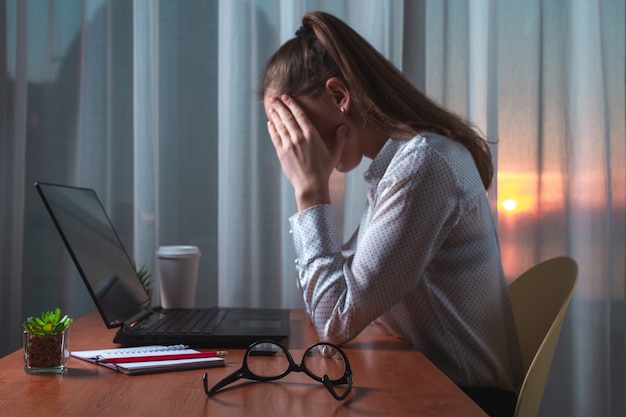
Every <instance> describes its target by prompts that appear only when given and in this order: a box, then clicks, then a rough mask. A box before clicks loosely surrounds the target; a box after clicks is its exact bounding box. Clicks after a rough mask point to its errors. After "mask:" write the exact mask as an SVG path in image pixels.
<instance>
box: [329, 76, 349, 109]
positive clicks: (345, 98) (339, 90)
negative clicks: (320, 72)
mask: <svg viewBox="0 0 626 417" xmlns="http://www.w3.org/2000/svg"><path fill="white" fill-rule="evenodd" d="M326 93H327V94H329V95H330V96H331V97H332V100H333V103H334V104H335V105H336V106H337V109H338V110H340V111H341V112H342V113H345V114H347V113H348V111H349V110H350V91H349V90H348V87H347V86H346V83H345V82H344V81H343V80H342V79H341V78H339V77H331V78H329V79H328V80H326Z"/></svg>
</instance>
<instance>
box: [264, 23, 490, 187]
mask: <svg viewBox="0 0 626 417" xmlns="http://www.w3.org/2000/svg"><path fill="white" fill-rule="evenodd" d="M330 77H339V78H341V79H343V80H344V82H345V83H346V85H347V87H348V89H349V90H350V97H351V103H352V106H353V107H352V109H353V111H356V113H357V114H359V115H360V116H361V117H362V119H363V122H364V123H365V124H366V125H367V126H368V127H370V128H371V129H375V130H376V131H379V132H381V133H384V134H385V135H387V136H388V137H394V138H397V139H409V138H411V137H413V136H415V135H416V134H418V133H422V132H434V133H438V134H441V135H443V136H446V137H448V138H450V139H452V140H455V141H457V142H459V143H461V144H462V145H463V146H465V147H466V148H467V149H468V150H469V152H470V153H471V154H472V157H473V158H474V161H475V163H476V167H477V168H478V172H479V173H480V177H481V179H482V182H483V185H484V187H485V190H486V189H488V188H489V185H490V184H491V179H492V177H493V163H492V160H491V152H490V151H489V147H488V146H487V142H486V140H485V139H484V138H483V137H482V136H481V135H480V134H479V133H478V132H477V131H475V130H474V129H473V128H472V127H471V126H470V125H469V124H468V123H467V122H466V121H465V120H463V119H462V118H460V117H459V116H457V115H456V114H454V113H452V112H450V111H448V110H446V109H444V108H442V107H441V106H438V105H437V104H436V103H434V102H433V101H432V100H430V99H429V98H428V97H426V96H425V95H424V94H422V93H421V92H420V91H419V90H418V89H417V88H416V87H415V86H414V85H413V84H411V82H410V81H409V80H408V79H407V78H406V77H405V76H404V74H402V72H400V70H398V69H397V68H396V67H395V66H394V65H393V64H392V63H391V62H390V61H389V60H387V59H386V58H385V57H384V56H383V55H382V54H380V53H379V52H378V51H377V50H376V49H375V48H374V47H373V46H372V45H370V44H369V43H368V42H367V41H366V40H365V39H364V38H363V37H362V36H360V35H359V34H358V33H357V32H355V31H354V30H353V29H352V28H350V27H349V26H348V25H347V24H345V23H344V22H343V21H341V20H340V19H338V18H336V17H334V16H332V15H330V14H328V13H324V12H311V13H307V14H305V15H304V17H303V18H302V28H301V29H300V30H299V31H298V35H297V36H296V37H295V38H293V39H291V40H289V41H287V42H286V43H285V44H284V45H283V46H281V47H280V48H279V49H278V50H277V51H276V52H275V53H274V55H272V57H271V58H270V59H269V61H268V63H267V65H266V67H265V70H264V72H263V74H262V75H261V78H260V81H259V89H258V90H259V91H258V93H259V96H260V97H261V99H263V97H264V96H265V92H266V91H267V90H268V89H269V88H274V89H276V90H278V91H280V92H281V93H285V94H289V95H291V96H298V95H311V96H316V95H318V94H321V92H322V91H323V89H324V85H325V83H326V80H328V78H330ZM352 109H351V110H352Z"/></svg>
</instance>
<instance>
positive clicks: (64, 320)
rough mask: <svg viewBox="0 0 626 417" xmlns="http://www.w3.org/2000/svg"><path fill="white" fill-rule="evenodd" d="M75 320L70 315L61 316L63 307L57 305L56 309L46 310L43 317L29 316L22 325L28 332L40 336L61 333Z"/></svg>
mask: <svg viewBox="0 0 626 417" xmlns="http://www.w3.org/2000/svg"><path fill="white" fill-rule="evenodd" d="M73 321H74V319H73V318H71V317H70V316H68V315H65V316H63V317H61V309H60V308H58V307H57V309H56V310H54V311H45V312H43V313H42V314H41V317H29V318H27V319H26V321H25V322H24V323H22V326H23V327H24V329H26V331H27V332H29V333H31V334H34V335H38V336H53V335H59V334H61V333H63V332H64V331H65V330H67V328H68V327H70V324H72V322H73Z"/></svg>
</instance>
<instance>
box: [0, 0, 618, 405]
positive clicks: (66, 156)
mask: <svg viewBox="0 0 626 417" xmlns="http://www.w3.org/2000/svg"><path fill="white" fill-rule="evenodd" d="M315 9H321V10H326V11H329V12H331V13H333V14H335V15H337V16H339V17H341V18H343V19H345V20H346V21H347V22H348V23H349V24H351V25H352V26H353V27H355V28H356V29H357V30H358V31H360V32H361V33H362V34H363V35H365V37H366V38H367V39H368V40H370V42H372V44H374V46H376V47H377V48H378V49H379V50H380V51H381V52H382V53H383V54H385V55H386V56H387V57H389V59H391V60H392V61H393V62H394V63H395V64H396V65H397V66H399V67H400V68H402V69H403V70H404V71H405V73H406V74H407V76H409V77H410V78H411V80H413V81H414V82H415V84H416V85H418V86H419V87H420V88H421V89H423V91H425V92H426V93H427V94H428V95H429V96H430V97H432V98H433V99H435V100H436V101H438V102H440V103H442V104H444V105H445V106H447V107H449V108H450V109H452V110H454V111H456V112H458V113H459V114H461V115H463V116H465V117H467V118H468V119H469V120H471V121H472V122H473V123H474V124H475V125H476V126H477V127H478V128H480V129H481V130H482V131H483V132H484V133H485V134H486V135H487V136H488V138H489V139H490V141H491V142H492V151H493V154H494V156H495V159H496V161H497V171H498V172H497V178H496V181H495V184H494V186H493V187H492V189H491V190H490V192H489V197H490V200H491V202H492V207H493V211H494V214H495V215H496V216H497V219H498V225H499V233H500V242H501V246H502V252H503V258H504V266H505V272H506V274H507V279H508V280H509V281H512V280H514V279H515V277H517V276H518V275H519V274H520V273H521V272H522V271H524V270H525V269H527V268H529V267H530V266H532V265H534V264H536V263H538V262H540V261H542V260H544V259H547V258H550V257H553V256H557V255H561V254H566V255H569V256H572V257H574V258H575V259H576V260H577V261H578V263H579V266H580V279H579V284H578V287H577V289H576V294H575V297H574V300H573V302H572V304H571V309H570V311H569V314H568V316H567V319H566V324H565V327H564V330H563V334H562V337H561V340H560V343H559V345H558V348H557V353H556V356H555V360H554V366H553V369H552V372H551V374H550V378H549V381H548V386H547V388H546V395H545V397H544V402H543V405H542V410H541V415H545V416H550V415H572V416H589V415H602V416H622V415H624V414H625V413H626V400H624V396H623V392H624V389H625V388H626V382H625V380H624V375H626V360H625V355H624V352H626V346H625V345H626V343H624V342H625V338H626V333H625V329H624V326H625V324H624V322H625V320H624V319H625V318H626V307H625V304H624V287H625V284H626V267H625V262H626V261H625V259H626V242H625V240H626V141H625V139H624V138H625V137H626V122H625V119H626V105H625V97H626V91H625V84H626V82H625V79H626V75H625V62H626V59H625V49H626V48H625V43H626V42H625V40H626V29H625V26H626V25H625V21H626V10H625V5H624V2H623V1H622V0H581V1H576V0H570V1H566V0H564V1H558V2H556V1H550V0H528V1H523V2H519V1H515V0H502V1H496V0H480V1H478V0H470V1H468V0H447V1H442V0H415V1H410V0H406V1H401V0H395V1H394V0H389V1H382V0H380V1H379V0H365V1H359V0H353V1H352V0H349V1H336V0H333V1H323V0H318V1H292V0H275V1H265V0H256V1H254V0H223V1H218V2H215V1H208V0H190V1H184V2H173V1H165V0H162V1H150V0H135V1H134V2H129V1H124V0H121V1H116V0H113V1H107V0H83V1H76V0H55V1H32V0H31V1H26V0H0V20H1V21H2V22H3V23H6V24H4V25H3V26H2V27H3V28H4V29H3V30H2V31H0V60H2V65H0V71H2V72H1V73H0V95H1V96H2V97H4V100H2V101H1V102H0V103H2V104H0V236H1V239H0V320H1V321H2V323H3V326H2V327H1V328H0V354H6V353H8V352H10V351H12V350H15V349H17V348H19V346H20V335H19V333H20V323H21V321H23V319H24V318H25V317H26V316H27V315H31V314H37V313H39V312H41V310H43V309H50V308H54V307H55V306H60V307H62V308H63V309H64V310H66V311H68V312H70V313H71V314H73V315H75V316H77V317H79V316H81V315H82V314H84V313H86V312H88V311H90V310H92V309H93V303H92V302H91V299H90V298H89V295H88V294H87V292H86V291H85V289H84V286H83V285H82V283H81V281H80V278H79V277H78V275H77V273H76V270H75V268H74V266H73V265H72V263H71V260H70V258H69V256H68V255H67V253H66V251H65V248H64V247H63V246H62V242H61V241H60V239H59V238H58V236H57V234H56V231H55V230H54V228H53V225H52V224H51V221H50V219H49V218H48V215H47V214H46V213H45V211H44V208H43V206H42V204H41V203H40V201H39V200H38V197H37V196H36V193H35V190H34V188H33V186H32V184H33V182H34V181H36V180H40V181H51V182H61V183H68V184H73V185H79V186H88V187H93V188H95V189H96V191H97V192H98V194H99V195H100V197H101V199H102V201H103V204H104V205H105V207H106V209H107V211H108V212H109V214H110V216H111V219H112V221H113V223H114V224H115V226H116V228H117V229H118V232H119V233H120V236H121V238H122V240H123V242H124V245H125V246H126V248H127V250H128V251H129V253H130V254H131V256H132V257H133V258H134V259H135V260H136V261H137V262H138V263H146V264H148V265H149V266H150V268H151V270H152V272H153V275H155V278H158V273H157V270H156V264H155V259H154V253H155V250H156V248H157V247H158V246H159V245H162V244H178V243H181V244H183V243H184V244H195V245H198V246H199V247H200V249H201V251H202V258H201V264H200V280H199V284H198V291H197V298H196V304H197V305H199V306H203V305H211V304H221V305H242V306H272V307H273V306H282V307H299V306H301V305H302V304H301V297H300V294H299V291H298V289H297V287H296V284H295V279H294V278H295V270H294V268H293V258H294V254H293V249H292V246H291V241H290V239H289V235H288V224H287V217H288V216H289V215H291V214H292V213H293V212H294V211H295V206H294V203H293V196H292V189H291V187H290V186H289V185H288V184H287V183H286V182H285V180H284V178H283V176H282V173H281V172H280V167H279V165H278V163H277V161H276V157H275V154H274V150H273V148H272V146H271V143H270V141H269V139H268V137H267V134H266V131H265V116H264V113H263V109H262V106H261V105H260V103H259V102H258V100H257V97H256V91H255V90H256V80H257V78H258V74H259V71H260V70H261V68H262V66H263V64H264V62H265V60H266V59H267V58H268V57H269V55H270V54H271V53H272V52H273V51H274V50H275V49H276V48H277V47H278V46H279V45H280V44H281V43H282V42H284V41H285V40H287V39H288V38H290V37H291V36H293V32H294V31H295V29H297V27H298V26H299V21H300V17H301V15H302V14H303V13H304V12H305V11H306V10H315ZM367 166H368V162H367V161H365V162H364V163H363V164H362V165H361V166H360V167H359V168H358V169H357V170H355V172H352V173H350V174H348V175H346V176H345V177H344V176H343V175H334V176H333V178H332V181H333V202H334V203H333V206H334V210H335V214H336V216H337V220H338V225H339V227H340V229H341V230H340V231H341V232H342V233H343V234H344V236H347V235H349V234H351V233H352V231H353V230H354V227H355V226H356V224H357V223H358V220H359V219H360V215H361V209H362V207H363V204H364V195H365V192H364V188H363V187H364V184H363V180H362V175H361V174H362V172H363V171H364V170H365V169H366V168H367ZM157 289H158V287H157ZM154 303H155V304H158V303H159V294H158V291H156V294H155V298H154ZM538 308H540V306H538Z"/></svg>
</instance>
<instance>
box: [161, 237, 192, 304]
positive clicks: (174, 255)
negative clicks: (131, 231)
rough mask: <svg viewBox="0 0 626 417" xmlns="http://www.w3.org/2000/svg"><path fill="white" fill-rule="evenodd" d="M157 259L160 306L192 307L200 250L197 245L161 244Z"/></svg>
mask: <svg viewBox="0 0 626 417" xmlns="http://www.w3.org/2000/svg"><path fill="white" fill-rule="evenodd" d="M156 255H157V258H158V260H159V273H160V277H159V278H160V279H159V283H160V289H161V306H162V307H163V308H193V306H194V303H195V299H196V283H197V281H198V264H199V263H200V256H201V253H200V250H199V249H198V247H197V246H184V245H183V246H181V245H178V246H161V247H159V250H158V251H157V253H156Z"/></svg>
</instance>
